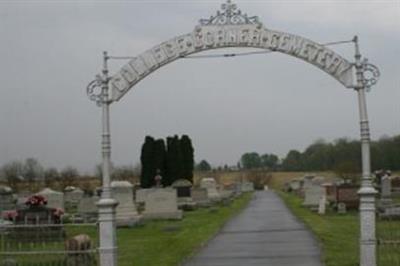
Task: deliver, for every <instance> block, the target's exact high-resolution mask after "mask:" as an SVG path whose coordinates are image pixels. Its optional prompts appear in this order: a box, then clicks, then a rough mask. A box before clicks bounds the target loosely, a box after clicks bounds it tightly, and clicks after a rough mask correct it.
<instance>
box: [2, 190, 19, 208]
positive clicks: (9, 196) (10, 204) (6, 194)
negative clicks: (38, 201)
mask: <svg viewBox="0 0 400 266" xmlns="http://www.w3.org/2000/svg"><path fill="white" fill-rule="evenodd" d="M15 208H16V198H15V196H14V194H13V191H12V189H11V188H10V187H7V186H0V214H1V212H2V211H9V210H15Z"/></svg>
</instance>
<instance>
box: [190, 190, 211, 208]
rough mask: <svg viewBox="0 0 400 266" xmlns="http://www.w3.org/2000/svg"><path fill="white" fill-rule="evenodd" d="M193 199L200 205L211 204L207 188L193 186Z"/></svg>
mask: <svg viewBox="0 0 400 266" xmlns="http://www.w3.org/2000/svg"><path fill="white" fill-rule="evenodd" d="M192 199H193V201H194V202H195V203H196V204H197V205H199V206H202V207H207V206H210V200H209V198H208V194H207V189H206V188H192Z"/></svg>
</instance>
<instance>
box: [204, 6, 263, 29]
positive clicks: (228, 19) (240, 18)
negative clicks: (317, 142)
mask: <svg viewBox="0 0 400 266" xmlns="http://www.w3.org/2000/svg"><path fill="white" fill-rule="evenodd" d="M221 10H222V11H220V10H218V11H217V14H216V15H215V16H210V18H208V19H200V21H199V22H200V25H202V26H210V25H241V24H257V25H261V22H260V21H259V19H258V17H257V16H252V17H249V16H247V14H243V13H242V11H241V10H240V9H238V8H237V5H236V4H233V3H232V1H231V0H228V1H227V2H226V3H224V4H222V5H221Z"/></svg>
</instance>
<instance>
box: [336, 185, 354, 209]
mask: <svg viewBox="0 0 400 266" xmlns="http://www.w3.org/2000/svg"><path fill="white" fill-rule="evenodd" d="M358 190H359V187H358V186H355V185H351V184H343V185H340V186H337V187H336V202H337V203H344V204H346V209H347V210H349V209H358V206H359V204H360V201H359V197H358Z"/></svg>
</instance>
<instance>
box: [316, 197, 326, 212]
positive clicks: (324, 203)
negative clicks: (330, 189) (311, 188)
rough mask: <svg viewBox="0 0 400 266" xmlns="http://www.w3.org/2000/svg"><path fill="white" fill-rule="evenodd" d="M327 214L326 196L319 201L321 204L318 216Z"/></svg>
mask: <svg viewBox="0 0 400 266" xmlns="http://www.w3.org/2000/svg"><path fill="white" fill-rule="evenodd" d="M325 212H326V196H325V195H322V197H321V198H320V199H319V204H318V214H321V215H323V214H325Z"/></svg>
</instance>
